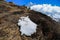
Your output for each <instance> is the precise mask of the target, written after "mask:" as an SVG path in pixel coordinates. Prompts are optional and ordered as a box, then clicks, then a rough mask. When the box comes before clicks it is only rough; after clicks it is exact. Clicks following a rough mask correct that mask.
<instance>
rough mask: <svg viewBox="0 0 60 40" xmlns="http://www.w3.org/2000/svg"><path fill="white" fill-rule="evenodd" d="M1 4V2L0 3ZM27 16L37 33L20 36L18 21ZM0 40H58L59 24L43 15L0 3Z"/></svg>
mask: <svg viewBox="0 0 60 40" xmlns="http://www.w3.org/2000/svg"><path fill="white" fill-rule="evenodd" d="M0 2H1V1H0ZM21 16H29V18H30V19H31V20H32V21H33V22H34V23H36V24H37V25H38V26H37V29H36V30H37V32H36V33H34V34H32V35H31V36H26V35H21V32H20V31H19V26H18V25H17V23H18V19H19V18H20V17H21ZM0 40H60V24H59V23H57V22H55V21H54V20H52V18H50V17H48V16H47V15H45V14H42V13H40V12H36V11H33V10H29V9H27V8H26V7H25V6H17V5H14V4H12V3H11V2H10V3H6V2H4V1H2V2H1V3H0Z"/></svg>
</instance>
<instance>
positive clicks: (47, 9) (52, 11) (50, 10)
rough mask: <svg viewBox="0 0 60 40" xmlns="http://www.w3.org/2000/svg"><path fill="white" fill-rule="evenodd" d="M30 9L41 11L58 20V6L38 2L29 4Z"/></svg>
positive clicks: (59, 9) (59, 15)
mask: <svg viewBox="0 0 60 40" xmlns="http://www.w3.org/2000/svg"><path fill="white" fill-rule="evenodd" d="M30 9H31V10H34V11H38V12H42V13H44V14H46V15H48V16H50V17H51V18H53V19H54V20H56V21H59V20H60V7H59V6H52V5H51V4H41V5H40V4H38V5H32V6H30Z"/></svg>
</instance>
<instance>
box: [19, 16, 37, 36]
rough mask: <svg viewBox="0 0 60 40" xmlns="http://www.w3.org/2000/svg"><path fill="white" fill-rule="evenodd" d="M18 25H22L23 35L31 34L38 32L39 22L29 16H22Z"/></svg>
mask: <svg viewBox="0 0 60 40" xmlns="http://www.w3.org/2000/svg"><path fill="white" fill-rule="evenodd" d="M18 25H19V26H21V29H20V31H21V35H23V34H25V35H27V36H31V34H33V33H35V32H36V28H37V24H35V23H34V22H32V21H31V20H30V18H29V17H28V16H27V17H21V18H20V19H19V21H18Z"/></svg>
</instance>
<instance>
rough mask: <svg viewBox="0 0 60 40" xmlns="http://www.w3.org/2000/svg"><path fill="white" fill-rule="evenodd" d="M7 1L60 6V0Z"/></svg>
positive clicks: (19, 3) (21, 3) (8, 0)
mask: <svg viewBox="0 0 60 40" xmlns="http://www.w3.org/2000/svg"><path fill="white" fill-rule="evenodd" d="M6 1H7V2H13V3H14V4H17V5H20V6H21V5H27V4H28V3H30V2H32V3H34V4H51V5H56V6H60V0H6Z"/></svg>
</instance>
